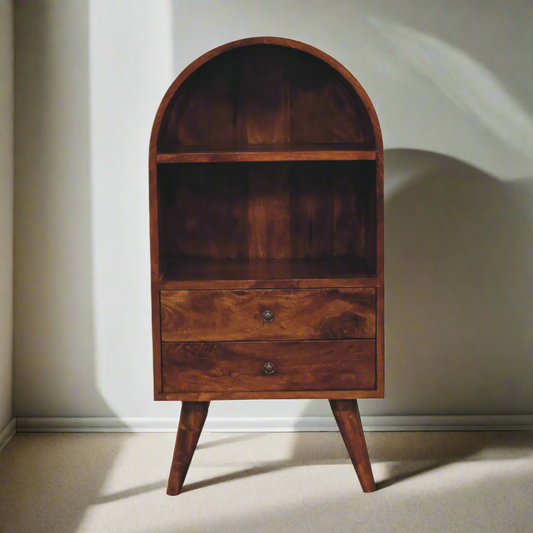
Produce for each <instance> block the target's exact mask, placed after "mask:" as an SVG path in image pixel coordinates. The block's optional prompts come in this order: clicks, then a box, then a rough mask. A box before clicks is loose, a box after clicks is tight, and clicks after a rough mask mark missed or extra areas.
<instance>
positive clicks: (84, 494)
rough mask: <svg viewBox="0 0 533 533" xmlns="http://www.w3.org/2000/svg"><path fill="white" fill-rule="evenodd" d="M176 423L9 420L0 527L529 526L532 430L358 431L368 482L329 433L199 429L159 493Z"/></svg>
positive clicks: (34, 530) (134, 531) (532, 526)
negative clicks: (155, 427)
mask: <svg viewBox="0 0 533 533" xmlns="http://www.w3.org/2000/svg"><path fill="white" fill-rule="evenodd" d="M173 442H174V437H173V435H171V434H41V435H31V434H17V435H16V436H15V438H14V439H13V440H12V441H11V442H10V443H9V444H8V445H7V447H6V448H5V449H4V450H3V451H2V452H1V453H0V532H1V533H40V532H46V533H75V532H79V533H85V532H87V533H89V532H90V533H108V532H127V533H177V532H187V533H197V532H209V533H217V532H228V533H240V532H246V533H251V532H263V531H264V532H271V533H277V532H291V533H298V532H327V533H330V532H344V531H347V532H348V531H349V532H384V533H387V532H401V533H406V532H415V531H416V532H424V533H431V532H441V531H442V532H460V533H468V532H471V531H476V532H477V531H479V532H498V533H499V532H521V533H522V532H527V533H531V532H533V433H526V432H522V433H519V432H517V433H510V432H507V433H504V432H502V433H367V442H368V446H369V451H370V455H371V459H372V462H373V469H374V475H375V478H376V481H377V482H378V483H379V487H380V489H379V490H378V492H375V493H373V494H363V493H362V491H361V488H360V486H359V484H358V481H357V477H356V475H355V472H354V470H353V469H352V466H351V464H350V463H349V460H348V456H347V454H346V451H345V449H344V445H343V443H342V440H341V437H340V436H339V434H337V433H278V434H253V433H252V434H204V435H203V436H202V439H201V441H200V446H199V448H198V449H197V452H196V454H195V457H194V461H193V465H192V467H191V469H190V471H189V476H188V478H187V481H186V484H187V492H185V493H183V494H182V495H181V496H177V497H169V496H166V495H165V484H166V477H167V474H168V469H169V465H170V459H171V454H172V449H173Z"/></svg>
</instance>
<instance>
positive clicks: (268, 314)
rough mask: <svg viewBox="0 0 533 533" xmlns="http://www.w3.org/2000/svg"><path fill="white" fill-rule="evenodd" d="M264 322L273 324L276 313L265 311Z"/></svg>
mask: <svg viewBox="0 0 533 533" xmlns="http://www.w3.org/2000/svg"><path fill="white" fill-rule="evenodd" d="M263 320H264V321H265V322H272V321H273V320H274V313H273V312H272V311H270V310H269V309H267V310H266V311H263Z"/></svg>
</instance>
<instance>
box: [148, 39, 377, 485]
mask: <svg viewBox="0 0 533 533" xmlns="http://www.w3.org/2000/svg"><path fill="white" fill-rule="evenodd" d="M150 217H151V220H150V236H151V255H152V262H151V270H152V317H153V341H154V386H155V399H156V400H179V401H182V402H183V404H182V411H181V419H180V423H179V429H178V435H177V440H176V448H175V452H174V458H173V461H172V467H171V472H170V478H169V483H168V489H167V493H168V494H171V495H175V494H179V492H180V491H181V489H182V486H183V482H184V480H185V476H186V474H187V470H188V467H189V464H190V462H191V458H192V455H193V453H194V449H195V447H196V444H197V442H198V438H199V436H200V433H201V430H202V427H203V424H204V421H205V419H206V416H207V411H208V407H209V402H210V401H212V400H235V399H274V398H277V399H280V398H285V399H289V398H295V399H296V398H324V399H328V400H329V401H330V404H331V407H332V410H333V413H334V415H335V419H336V420H337V423H338V425H339V428H340V431H341V434H342V436H343V439H344V442H345V443H346V447H347V449H348V452H349V454H350V457H351V459H352V461H353V464H354V466H355V469H356V472H357V474H358V476H359V479H360V481H361V485H362V487H363V490H364V491H366V492H371V491H373V490H375V484H374V479H373V476H372V470H371V467H370V462H369V458H368V453H367V449H366V444H365V439H364V434H363V430H362V426H361V421H360V417H359V411H358V406H357V399H358V398H381V397H383V145H382V139H381V131H380V128H379V123H378V119H377V116H376V113H375V111H374V108H373V106H372V104H371V102H370V99H369V98H368V96H367V94H366V93H365V91H364V90H363V88H362V87H361V85H359V83H358V82H357V80H356V79H355V78H354V77H353V76H352V75H351V74H350V73H349V72H348V71H347V70H346V69H345V68H344V67H343V66H342V65H340V64H339V63H338V62H337V61H335V60H334V59H332V58H331V57H329V56H328V55H326V54H324V53H323V52H321V51H319V50H317V49H315V48H313V47H311V46H308V45H305V44H303V43H299V42H296V41H291V40H288V39H279V38H273V37H262V38H252V39H245V40H241V41H236V42H233V43H229V44H226V45H224V46H221V47H219V48H216V49H215V50H212V51H211V52H208V53H207V54H205V55H203V56H202V57H200V58H199V59H197V60H196V61H195V62H194V63H192V64H191V65H190V66H189V67H187V68H186V69H185V70H184V71H183V72H182V73H181V74H180V75H179V76H178V77H177V78H176V80H175V81H174V83H173V84H172V85H171V86H170V88H169V89H168V91H167V93H166V95H165V97H164V98H163V100H162V102H161V105H160V107H159V110H158V112H157V115H156V118H155V121H154V125H153V130H152V136H151V141H150Z"/></svg>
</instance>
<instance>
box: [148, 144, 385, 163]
mask: <svg viewBox="0 0 533 533" xmlns="http://www.w3.org/2000/svg"><path fill="white" fill-rule="evenodd" d="M366 144H367V143H351V144H350V143H345V144H341V143H338V144H336V145H335V144H315V145H299V144H293V145H281V146H280V145H272V146H271V145H243V146H238V147H229V148H217V147H210V146H194V147H189V146H177V147H173V146H165V152H162V153H159V154H157V162H158V163H224V162H261V161H263V162H265V161H373V160H375V159H376V151H375V150H373V149H372V148H366Z"/></svg>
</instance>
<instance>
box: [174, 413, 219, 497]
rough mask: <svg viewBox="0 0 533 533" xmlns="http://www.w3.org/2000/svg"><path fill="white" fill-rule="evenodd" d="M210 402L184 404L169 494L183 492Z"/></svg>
mask: <svg viewBox="0 0 533 533" xmlns="http://www.w3.org/2000/svg"><path fill="white" fill-rule="evenodd" d="M208 409H209V402H183V404H182V407H181V416H180V422H179V426H178V434H177V436H176V445H175V447H174V457H173V458H172V465H171V467H170V475H169V478H168V485H167V494H168V495H169V496H176V495H178V494H179V493H180V492H181V489H182V487H183V482H184V481H185V476H186V475H187V471H188V470H189V466H190V464H191V461H192V456H193V454H194V450H195V449H196V445H197V444H198V439H199V438H200V434H201V433H202V428H203V427H204V422H205V419H206V418H207V411H208Z"/></svg>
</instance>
